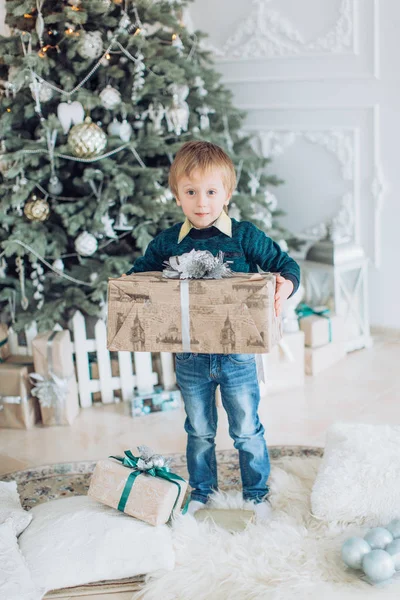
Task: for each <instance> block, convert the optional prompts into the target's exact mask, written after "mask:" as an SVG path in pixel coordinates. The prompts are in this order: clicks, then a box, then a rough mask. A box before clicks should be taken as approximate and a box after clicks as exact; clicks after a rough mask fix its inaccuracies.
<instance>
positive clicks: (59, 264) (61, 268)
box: [52, 258, 64, 273]
mask: <svg viewBox="0 0 400 600" xmlns="http://www.w3.org/2000/svg"><path fill="white" fill-rule="evenodd" d="M52 267H53V269H57V271H61V273H62V272H63V271H64V263H63V261H62V259H61V258H56V260H55V261H54V262H53V264H52Z"/></svg>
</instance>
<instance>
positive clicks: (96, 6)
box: [92, 0, 111, 13]
mask: <svg viewBox="0 0 400 600" xmlns="http://www.w3.org/2000/svg"><path fill="white" fill-rule="evenodd" d="M110 6H111V0H96V2H93V4H92V8H93V11H95V12H97V13H106V12H107V11H108V9H109V8H110Z"/></svg>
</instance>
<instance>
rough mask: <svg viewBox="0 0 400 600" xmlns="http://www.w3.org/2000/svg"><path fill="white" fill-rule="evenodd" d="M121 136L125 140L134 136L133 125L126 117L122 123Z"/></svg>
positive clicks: (127, 140)
mask: <svg viewBox="0 0 400 600" xmlns="http://www.w3.org/2000/svg"><path fill="white" fill-rule="evenodd" d="M119 137H120V138H121V140H122V141H123V142H129V140H130V139H131V137H132V127H131V126H130V124H129V123H128V121H127V120H126V119H124V120H123V121H122V123H121V127H120V129H119Z"/></svg>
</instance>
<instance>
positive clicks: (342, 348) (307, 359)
mask: <svg viewBox="0 0 400 600" xmlns="http://www.w3.org/2000/svg"><path fill="white" fill-rule="evenodd" d="M345 356H346V342H332V343H331V344H326V345H325V346H321V347H320V348H305V349H304V367H305V372H306V374H307V375H318V373H321V372H322V371H325V369H329V367H332V366H333V365H334V364H336V363H337V362H339V361H340V360H342V358H344V357H345Z"/></svg>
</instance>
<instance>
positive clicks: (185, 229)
mask: <svg viewBox="0 0 400 600" xmlns="http://www.w3.org/2000/svg"><path fill="white" fill-rule="evenodd" d="M209 227H216V228H217V229H219V230H220V231H221V233H225V235H227V236H229V237H232V221H231V218H230V217H229V216H228V215H227V214H226V212H225V211H224V210H223V211H222V213H221V214H220V215H219V217H218V219H217V220H216V221H214V223H211V225H209ZM193 228H194V225H193V224H192V223H191V222H190V221H189V219H188V218H187V217H186V219H185V221H184V223H183V224H182V227H181V229H180V232H179V236H178V244H179V243H180V242H181V241H182V240H183V239H185V237H186V236H187V235H188V233H189V232H190V230H191V229H193Z"/></svg>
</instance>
